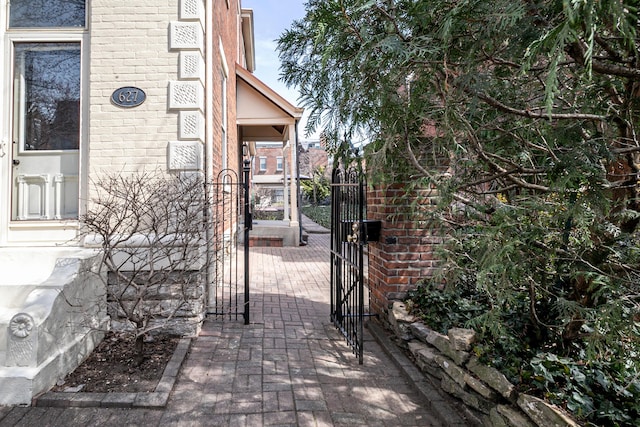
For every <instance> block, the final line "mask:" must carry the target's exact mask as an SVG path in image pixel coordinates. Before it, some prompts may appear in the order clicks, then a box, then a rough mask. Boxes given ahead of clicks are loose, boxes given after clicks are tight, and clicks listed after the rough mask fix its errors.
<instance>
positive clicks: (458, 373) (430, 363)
mask: <svg viewBox="0 0 640 427" xmlns="http://www.w3.org/2000/svg"><path fill="white" fill-rule="evenodd" d="M387 321H388V324H387V326H389V327H390V328H391V330H392V331H393V332H394V333H395V335H396V337H397V338H398V343H399V345H400V346H401V347H403V348H405V349H406V350H407V352H408V353H409V357H411V359H412V360H413V361H414V363H415V364H416V365H417V366H418V367H419V368H420V370H421V371H422V372H423V373H424V374H425V377H427V378H428V379H429V380H430V381H431V382H432V383H433V384H434V385H435V386H437V387H440V388H441V389H442V390H444V391H446V392H447V393H448V394H449V395H451V396H454V397H455V398H457V399H459V401H460V404H461V405H465V407H466V408H467V409H468V413H469V414H470V415H471V417H472V418H473V419H474V420H475V422H476V424H477V425H482V426H487V427H489V426H491V427H536V426H538V427H550V426H558V427H565V426H567V427H577V426H579V424H578V423H576V422H575V421H573V420H572V419H571V417H570V416H569V415H568V414H566V413H565V412H564V411H562V410H561V409H560V408H558V407H556V406H553V405H551V404H549V403H547V402H545V401H543V400H541V399H539V398H537V397H534V396H531V395H528V394H525V393H519V392H518V391H517V390H516V388H515V386H514V385H513V384H511V383H510V382H509V381H508V380H507V378H506V377H505V376H504V375H503V374H502V373H500V372H499V371H498V370H496V369H494V368H492V367H489V366H485V365H483V364H482V363H480V362H479V360H478V358H477V357H475V356H473V354H472V352H471V350H472V348H473V344H474V342H475V332H474V331H472V330H469V329H460V328H452V329H450V330H449V331H448V334H447V335H442V334H439V333H437V332H435V331H433V330H431V329H429V328H428V327H427V326H426V325H425V324H424V323H422V322H420V321H417V320H416V319H415V318H414V317H413V316H411V315H410V314H409V313H408V312H407V310H406V308H405V306H404V304H403V303H401V302H398V301H396V302H394V303H393V305H392V307H391V309H389V310H388V317H387Z"/></svg>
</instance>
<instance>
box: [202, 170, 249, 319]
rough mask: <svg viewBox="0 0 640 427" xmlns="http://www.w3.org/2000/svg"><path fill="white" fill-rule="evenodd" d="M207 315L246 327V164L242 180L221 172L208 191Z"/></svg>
mask: <svg viewBox="0 0 640 427" xmlns="http://www.w3.org/2000/svg"><path fill="white" fill-rule="evenodd" d="M210 194H211V227H210V233H212V234H213V236H212V239H210V241H211V242H212V244H211V247H210V249H209V257H210V262H209V265H210V268H209V290H208V299H209V301H208V306H209V309H208V314H209V315H210V316H215V318H216V319H220V320H238V319H239V317H240V316H242V318H243V319H244V324H245V325H248V324H249V230H250V229H251V223H252V219H251V210H250V203H249V202H250V200H249V163H248V161H245V164H244V170H243V177H242V179H240V177H239V175H238V173H237V172H235V171H234V170H231V169H225V170H223V171H222V172H220V173H219V174H218V176H217V177H216V179H215V181H214V182H213V183H212V189H211V193H210Z"/></svg>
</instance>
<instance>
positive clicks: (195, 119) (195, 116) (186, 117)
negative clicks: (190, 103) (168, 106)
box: [180, 111, 205, 141]
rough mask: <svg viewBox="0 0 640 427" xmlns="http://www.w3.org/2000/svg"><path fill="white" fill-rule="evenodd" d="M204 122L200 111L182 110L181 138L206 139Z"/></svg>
mask: <svg viewBox="0 0 640 427" xmlns="http://www.w3.org/2000/svg"><path fill="white" fill-rule="evenodd" d="M204 122H205V118H204V114H202V112H200V111H180V139H198V140H200V141H204Z"/></svg>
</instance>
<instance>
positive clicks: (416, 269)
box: [367, 184, 442, 316]
mask: <svg viewBox="0 0 640 427" xmlns="http://www.w3.org/2000/svg"><path fill="white" fill-rule="evenodd" d="M435 197H436V191H435V190H431V191H420V192H415V191H412V192H409V193H408V192H407V190H405V189H404V188H402V185H401V184H393V185H388V186H384V187H382V186H380V187H375V188H373V189H371V188H370V189H369V190H368V193H367V219H370V220H379V221H381V222H382V229H381V232H380V240H379V241H378V242H369V289H370V293H371V310H372V311H373V312H374V313H377V314H379V315H380V316H383V315H384V314H386V312H387V308H388V307H389V305H390V304H391V302H392V301H393V300H398V299H403V298H404V297H405V296H406V294H407V291H409V290H411V289H413V288H415V285H416V283H417V282H418V280H420V279H423V278H426V277H430V276H432V275H433V273H434V271H435V268H436V264H437V263H436V260H435V254H434V251H435V248H436V246H437V245H438V244H441V243H442V237H439V236H437V235H436V234H435V233H434V232H433V231H431V230H429V229H428V227H427V225H426V224H425V222H424V220H423V221H421V220H420V218H419V217H420V214H419V211H416V206H418V210H424V209H428V208H429V206H431V205H432V204H433V202H434V198H435ZM416 198H419V200H418V201H417V202H418V203H417V204H416ZM412 204H413V206H412Z"/></svg>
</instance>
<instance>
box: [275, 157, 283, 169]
mask: <svg viewBox="0 0 640 427" xmlns="http://www.w3.org/2000/svg"><path fill="white" fill-rule="evenodd" d="M276 171H277V172H282V157H276Z"/></svg>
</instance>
